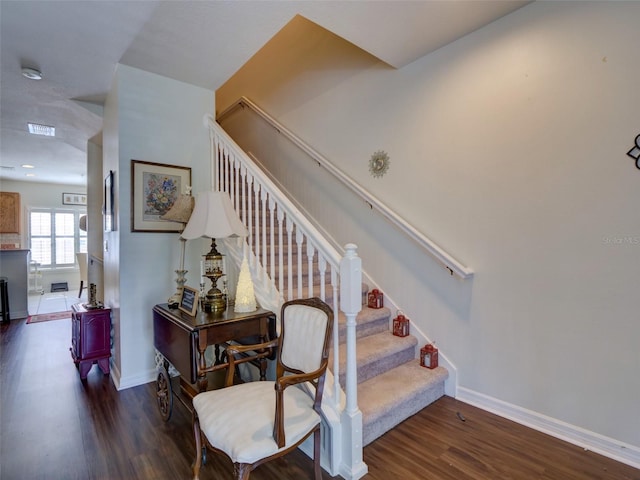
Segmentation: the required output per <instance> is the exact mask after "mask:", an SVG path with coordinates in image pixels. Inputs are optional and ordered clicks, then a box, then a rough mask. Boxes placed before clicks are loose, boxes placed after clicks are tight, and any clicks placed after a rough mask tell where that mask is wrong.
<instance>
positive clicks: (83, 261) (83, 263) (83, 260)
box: [76, 253, 88, 284]
mask: <svg viewBox="0 0 640 480" xmlns="http://www.w3.org/2000/svg"><path fill="white" fill-rule="evenodd" d="M76 259H77V260H78V266H79V267H80V281H82V282H84V283H85V284H86V283H87V269H88V266H87V265H88V264H87V254H86V253H76Z"/></svg>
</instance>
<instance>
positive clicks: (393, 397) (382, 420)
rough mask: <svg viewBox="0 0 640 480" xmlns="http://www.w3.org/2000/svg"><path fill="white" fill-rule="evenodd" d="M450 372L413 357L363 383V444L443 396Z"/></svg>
mask: <svg viewBox="0 0 640 480" xmlns="http://www.w3.org/2000/svg"><path fill="white" fill-rule="evenodd" d="M448 376H449V373H448V372H447V370H446V369H445V368H443V367H438V368H434V369H433V370H431V369H428V368H424V367H421V366H420V361H419V360H413V361H411V362H407V363H405V364H403V365H400V366H399V367H396V368H393V369H391V370H389V371H388V372H386V373H383V374H382V375H378V376H376V377H374V378H372V379H370V380H367V381H365V382H363V383H360V384H359V385H358V404H359V407H360V410H361V411H362V419H363V445H367V444H369V443H371V442H372V441H373V440H375V439H376V438H378V437H379V436H381V435H382V434H384V433H385V432H387V431H389V430H391V429H392V428H393V427H395V426H396V425H398V424H399V423H400V422H402V421H404V420H406V419H407V418H409V417H410V416H411V415H414V414H416V413H418V412H419V411H420V410H422V409H423V408H425V407H426V406H428V405H430V404H431V403H433V402H434V401H436V400H437V399H438V398H440V397H442V396H443V395H444V381H445V380H446V379H447V377H448Z"/></svg>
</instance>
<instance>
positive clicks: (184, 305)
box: [178, 285, 200, 317]
mask: <svg viewBox="0 0 640 480" xmlns="http://www.w3.org/2000/svg"><path fill="white" fill-rule="evenodd" d="M199 296H200V293H199V292H198V290H196V289H195V288H191V287H187V286H186V285H185V286H184V287H182V297H181V298H180V304H179V305H178V309H179V310H180V311H181V312H184V313H186V314H187V315H189V316H190V317H195V316H196V312H197V311H198V297H199Z"/></svg>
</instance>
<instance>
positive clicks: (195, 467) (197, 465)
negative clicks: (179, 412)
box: [193, 413, 202, 480]
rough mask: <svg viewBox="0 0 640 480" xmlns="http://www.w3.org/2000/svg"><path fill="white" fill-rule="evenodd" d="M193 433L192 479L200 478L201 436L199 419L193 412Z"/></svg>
mask: <svg viewBox="0 0 640 480" xmlns="http://www.w3.org/2000/svg"><path fill="white" fill-rule="evenodd" d="M193 434H194V436H195V437H196V459H195V461H194V462H193V480H198V479H199V478H200V467H201V466H202V436H201V434H200V420H198V417H197V415H195V413H194V418H193Z"/></svg>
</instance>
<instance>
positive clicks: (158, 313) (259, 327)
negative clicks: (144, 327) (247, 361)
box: [153, 303, 276, 421]
mask: <svg viewBox="0 0 640 480" xmlns="http://www.w3.org/2000/svg"><path fill="white" fill-rule="evenodd" d="M273 338H276V316H275V314H274V313H273V312H271V311H269V310H264V309H258V310H256V311H255V312H250V313H237V312H234V311H233V307H230V308H227V309H226V310H224V311H221V312H202V311H198V312H197V313H196V315H195V316H193V317H192V316H189V315H187V314H186V313H184V312H182V311H180V310H178V309H170V308H169V307H168V305H167V304H166V303H164V304H159V305H156V306H155V307H153V344H154V347H155V348H156V350H157V351H158V352H159V353H160V354H161V355H162V356H163V357H164V365H162V366H159V370H160V371H159V373H158V382H157V397H158V398H157V400H158V407H159V408H160V413H161V414H162V416H163V418H164V420H165V421H166V420H168V419H169V417H170V416H171V409H172V405H173V400H172V398H173V397H172V388H171V379H170V377H169V375H168V371H167V369H168V367H169V365H168V364H171V366H173V367H174V368H175V369H176V370H177V371H178V372H179V373H180V389H181V391H182V392H183V393H185V394H186V395H187V396H188V397H189V398H193V396H195V395H196V394H197V393H199V392H203V391H205V390H206V389H207V386H208V380H207V371H208V372H211V371H212V370H214V369H216V368H220V369H223V368H226V363H223V362H221V361H220V358H219V355H218V348H219V345H221V344H224V343H227V342H230V341H240V342H242V343H260V342H266V341H268V340H271V339H273ZM209 345H215V346H216V366H211V365H209V366H207V364H206V360H205V351H206V349H207V347H208V346H209ZM259 367H260V378H261V379H262V380H264V378H265V375H266V367H267V365H266V358H261V359H260V360H259ZM183 403H184V402H183ZM185 405H187V404H186V403H185ZM187 407H188V405H187Z"/></svg>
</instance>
